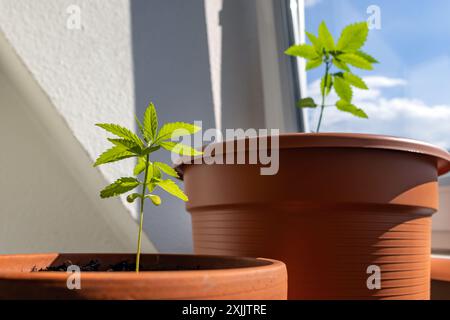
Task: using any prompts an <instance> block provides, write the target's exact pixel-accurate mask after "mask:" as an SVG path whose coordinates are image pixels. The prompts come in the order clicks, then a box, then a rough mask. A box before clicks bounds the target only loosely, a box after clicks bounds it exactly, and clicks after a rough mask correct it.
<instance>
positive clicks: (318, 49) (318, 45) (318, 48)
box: [306, 32, 323, 55]
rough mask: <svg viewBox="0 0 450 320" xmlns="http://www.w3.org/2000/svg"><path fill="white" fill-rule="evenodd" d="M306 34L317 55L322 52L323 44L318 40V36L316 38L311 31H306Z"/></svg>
mask: <svg viewBox="0 0 450 320" xmlns="http://www.w3.org/2000/svg"><path fill="white" fill-rule="evenodd" d="M306 36H307V37H308V39H309V41H311V43H312V45H313V46H314V49H316V52H317V54H318V55H322V54H323V45H322V43H321V42H320V40H319V38H317V37H316V36H315V35H313V34H312V33H309V32H306Z"/></svg>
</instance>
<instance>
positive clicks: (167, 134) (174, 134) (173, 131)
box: [157, 122, 201, 141]
mask: <svg viewBox="0 0 450 320" xmlns="http://www.w3.org/2000/svg"><path fill="white" fill-rule="evenodd" d="M200 129H201V128H200V127H198V126H196V125H193V124H190V123H185V122H171V123H166V124H165V125H163V126H162V127H161V130H159V133H158V137H157V140H158V141H162V140H167V139H175V138H178V137H181V136H187V135H190V134H194V133H196V132H197V131H199V130H200Z"/></svg>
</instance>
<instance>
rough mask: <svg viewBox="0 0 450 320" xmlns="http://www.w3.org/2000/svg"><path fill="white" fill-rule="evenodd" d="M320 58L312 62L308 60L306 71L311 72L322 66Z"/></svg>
mask: <svg viewBox="0 0 450 320" xmlns="http://www.w3.org/2000/svg"><path fill="white" fill-rule="evenodd" d="M322 62H323V61H322V58H318V59H314V60H308V62H306V70H307V71H308V70H311V69H314V68H317V67H320V65H321V64H322Z"/></svg>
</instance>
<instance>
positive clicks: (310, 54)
mask: <svg viewBox="0 0 450 320" xmlns="http://www.w3.org/2000/svg"><path fill="white" fill-rule="evenodd" d="M284 53H285V54H287V55H289V56H294V57H302V58H305V59H316V58H318V57H319V55H318V54H317V51H316V49H315V48H314V47H313V46H311V45H309V44H300V45H293V46H291V47H290V48H289V49H287V50H286V51H285V52H284Z"/></svg>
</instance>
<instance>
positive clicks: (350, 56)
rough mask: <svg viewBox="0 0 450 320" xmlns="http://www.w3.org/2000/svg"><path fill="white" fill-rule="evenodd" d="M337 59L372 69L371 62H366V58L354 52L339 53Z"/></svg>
mask: <svg viewBox="0 0 450 320" xmlns="http://www.w3.org/2000/svg"><path fill="white" fill-rule="evenodd" d="M339 59H340V60H341V61H343V62H346V63H348V64H351V65H352V66H354V67H357V68H360V69H365V70H372V69H373V67H372V64H371V63H370V62H368V61H367V60H366V59H364V58H361V57H360V56H358V55H356V54H354V53H344V54H341V55H339Z"/></svg>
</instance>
